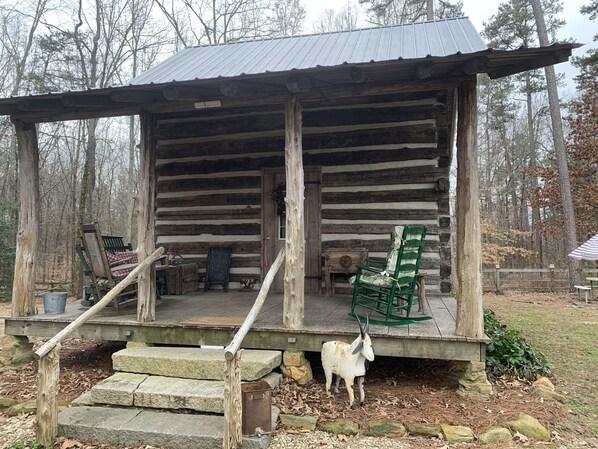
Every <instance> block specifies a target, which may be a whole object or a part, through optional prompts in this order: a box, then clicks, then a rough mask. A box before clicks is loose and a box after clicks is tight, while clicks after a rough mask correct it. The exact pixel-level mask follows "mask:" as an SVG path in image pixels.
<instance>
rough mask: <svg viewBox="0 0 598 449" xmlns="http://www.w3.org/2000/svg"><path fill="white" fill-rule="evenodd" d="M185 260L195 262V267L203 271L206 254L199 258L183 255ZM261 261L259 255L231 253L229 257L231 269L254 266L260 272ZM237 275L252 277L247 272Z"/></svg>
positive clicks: (206, 260) (206, 261) (205, 263)
mask: <svg viewBox="0 0 598 449" xmlns="http://www.w3.org/2000/svg"><path fill="white" fill-rule="evenodd" d="M185 260H189V262H194V263H196V264H197V268H198V269H199V271H200V272H201V271H205V269H206V265H207V263H208V259H207V254H206V257H202V258H200V259H197V258H187V257H185ZM261 263H262V258H261V257H260V256H246V257H245V256H244V257H238V256H236V255H235V254H232V255H231V258H230V267H231V269H235V268H256V272H257V273H259V272H260V267H261ZM237 274H238V273H237ZM239 276H241V277H252V275H251V274H247V275H245V274H239Z"/></svg>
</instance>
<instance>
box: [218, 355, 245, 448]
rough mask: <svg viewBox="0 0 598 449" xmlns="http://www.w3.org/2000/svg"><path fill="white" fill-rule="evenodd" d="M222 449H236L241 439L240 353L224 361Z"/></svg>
mask: <svg viewBox="0 0 598 449" xmlns="http://www.w3.org/2000/svg"><path fill="white" fill-rule="evenodd" d="M224 363H225V369H224V441H223V445H222V447H223V449H229V448H236V447H238V445H239V444H240V443H241V440H242V438H243V435H242V432H241V430H242V428H241V425H242V423H241V416H242V398H241V351H236V352H235V353H234V355H233V357H232V358H231V359H230V360H229V359H228V358H226V360H225V362H224Z"/></svg>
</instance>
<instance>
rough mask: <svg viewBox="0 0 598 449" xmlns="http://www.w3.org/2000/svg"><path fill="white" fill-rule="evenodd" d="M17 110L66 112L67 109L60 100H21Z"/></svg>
mask: <svg viewBox="0 0 598 449" xmlns="http://www.w3.org/2000/svg"><path fill="white" fill-rule="evenodd" d="M17 109H18V110H19V111H23V112H37V111H52V112H60V111H64V110H65V109H66V107H65V106H64V105H63V104H62V102H61V101H60V100H59V99H54V98H52V99H44V100H41V99H40V100H38V99H35V100H34V99H31V100H30V99H26V100H19V101H18V103H17Z"/></svg>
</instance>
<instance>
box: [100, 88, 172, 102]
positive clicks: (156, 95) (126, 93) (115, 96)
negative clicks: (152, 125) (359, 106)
mask: <svg viewBox="0 0 598 449" xmlns="http://www.w3.org/2000/svg"><path fill="white" fill-rule="evenodd" d="M110 98H112V100H114V101H116V102H119V103H151V102H154V101H164V96H163V95H162V91H151V90H115V91H113V92H112V93H111V94H110Z"/></svg>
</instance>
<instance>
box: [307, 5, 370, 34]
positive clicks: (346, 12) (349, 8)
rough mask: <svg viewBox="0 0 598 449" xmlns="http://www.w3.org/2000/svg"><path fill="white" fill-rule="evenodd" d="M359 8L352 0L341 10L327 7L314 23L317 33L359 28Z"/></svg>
mask: <svg viewBox="0 0 598 449" xmlns="http://www.w3.org/2000/svg"><path fill="white" fill-rule="evenodd" d="M358 18H359V8H358V6H357V5H356V4H355V3H353V2H352V1H351V0H347V2H346V3H345V5H344V6H343V7H342V8H341V9H340V10H339V11H337V10H334V9H326V10H324V12H323V13H322V14H321V15H320V17H319V18H318V20H317V21H316V22H315V23H314V24H313V30H314V32H315V33H330V32H334V31H349V30H354V29H356V28H357V20H358Z"/></svg>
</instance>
